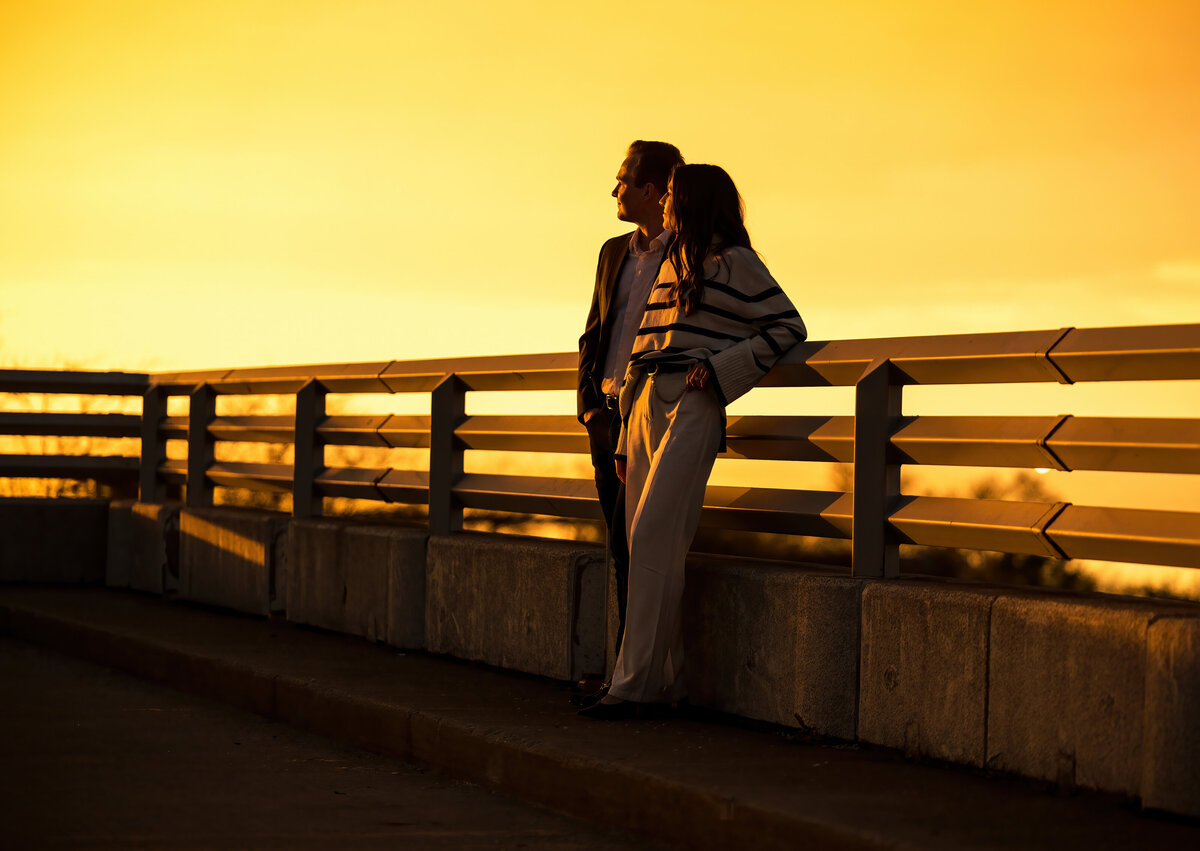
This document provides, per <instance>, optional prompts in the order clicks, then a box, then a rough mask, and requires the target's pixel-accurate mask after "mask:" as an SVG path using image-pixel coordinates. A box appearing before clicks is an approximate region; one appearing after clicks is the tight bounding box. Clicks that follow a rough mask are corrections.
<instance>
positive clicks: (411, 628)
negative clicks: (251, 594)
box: [287, 520, 428, 649]
mask: <svg viewBox="0 0 1200 851" xmlns="http://www.w3.org/2000/svg"><path fill="white" fill-rule="evenodd" d="M427 538H428V534H427V533H426V531H425V530H424V529H410V528H403V527H392V526H367V525H362V524H361V523H354V522H348V521H345V520H295V521H292V523H291V525H290V526H289V528H288V558H287V562H288V589H287V618H288V620H290V621H293V622H295V623H303V624H309V625H312V626H319V627H322V628H324V629H331V630H336V631H338V632H346V633H349V634H351V635H358V636H361V637H363V638H366V639H368V640H370V641H386V642H387V643H388V644H390V645H392V646H394V647H401V648H413V649H416V648H421V647H424V646H425V542H426V539H427Z"/></svg>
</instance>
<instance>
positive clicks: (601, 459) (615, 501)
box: [587, 408, 629, 649]
mask: <svg viewBox="0 0 1200 851" xmlns="http://www.w3.org/2000/svg"><path fill="white" fill-rule="evenodd" d="M587 432H588V440H589V442H590V444H591V450H592V466H593V467H595V469H596V496H597V497H599V499H600V510H601V512H603V514H604V525H605V526H606V527H608V549H609V551H610V552H611V553H612V560H613V568H614V571H615V573H616V578H617V624H618V625H617V641H616V647H617V648H618V649H619V648H620V647H621V636H622V635H623V634H624V631H625V601H626V599H627V597H628V588H629V544H628V543H627V542H626V539H625V486H624V485H623V484H621V480H620V479H619V478H617V468H616V465H615V464H614V462H613V449H614V447H616V445H617V438H618V437H619V436H620V434H621V416H620V414H618V413H617V412H616V411H615V410H609V409H607V408H601V409H600V413H598V414H596V415H595V416H594V417H592V418H591V419H590V420H589V421H588V422H587Z"/></svg>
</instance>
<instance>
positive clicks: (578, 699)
mask: <svg viewBox="0 0 1200 851" xmlns="http://www.w3.org/2000/svg"><path fill="white" fill-rule="evenodd" d="M606 694H608V683H605V684H604V685H602V686H600V688H599V689H597V690H596V691H593V692H588V693H587V694H573V695H571V705H572V706H576V707H579V708H580V709H586V708H587V707H589V706H591V705H592V704H594V703H599V702H600V701H601V700H602V699H603V698H604V696H605V695H606Z"/></svg>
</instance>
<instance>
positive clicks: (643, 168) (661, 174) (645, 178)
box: [625, 139, 683, 193]
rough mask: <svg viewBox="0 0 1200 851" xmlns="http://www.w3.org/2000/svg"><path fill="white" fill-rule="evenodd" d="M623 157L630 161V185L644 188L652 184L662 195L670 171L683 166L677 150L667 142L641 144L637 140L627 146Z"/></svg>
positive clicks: (640, 141)
mask: <svg viewBox="0 0 1200 851" xmlns="http://www.w3.org/2000/svg"><path fill="white" fill-rule="evenodd" d="M625 156H627V157H630V158H631V160H632V162H631V163H630V167H629V183H630V184H632V185H633V186H645V185H646V184H647V183H653V184H654V186H655V188H656V189H658V190H660V191H661V192H663V193H666V191H667V181H668V180H670V178H671V169H673V168H675V166H677V165H682V164H683V155H682V154H680V153H679V149H678V148H676V147H675V146H674V145H671V144H669V143H667V142H643V141H642V140H641V139H639V140H638V141H636V142H634V143H633V144H632V145H630V146H629V150H628V151H627V152H626V153H625Z"/></svg>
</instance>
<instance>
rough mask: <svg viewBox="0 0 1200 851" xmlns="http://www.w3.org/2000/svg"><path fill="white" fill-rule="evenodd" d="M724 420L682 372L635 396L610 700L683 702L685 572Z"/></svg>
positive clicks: (644, 383) (649, 381)
mask: <svg viewBox="0 0 1200 851" xmlns="http://www.w3.org/2000/svg"><path fill="white" fill-rule="evenodd" d="M721 414H722V411H721V404H720V402H719V401H717V397H716V393H715V392H714V391H713V389H712V388H711V387H709V388H706V389H704V390H690V389H688V388H687V381H686V374H685V373H683V372H672V373H660V374H656V375H651V376H643V377H642V378H641V379H640V387H638V388H637V390H636V391H635V395H634V401H633V407H632V409H631V410H630V414H629V422H628V425H627V429H628V435H627V442H626V456H627V465H628V466H627V468H626V469H627V476H626V478H627V481H626V485H625V518H626V524H627V529H628V538H629V598H628V606H627V610H626V616H625V638H624V641H623V643H622V644H621V652H620V655H618V656H617V665H616V670H615V671H614V672H613V679H612V685H611V687H610V689H609V694H611V695H612V696H613V697H619V698H621V699H623V700H636V701H642V702H651V701H665V702H670V701H674V700H678V699H680V698H682V697H683V696H684V695H685V694H686V685H685V684H684V679H683V628H682V626H683V625H682V609H683V565H684V560H685V559H686V557H687V552H688V549H689V548H690V547H691V545H692V539H693V538H694V537H695V535H696V527H697V526H698V525H699V523H700V509H701V507H702V506H703V504H704V487H705V485H706V484H707V483H708V475H709V473H710V472H712V466H713V462H714V461H715V460H716V457H717V449H718V448H719V446H720V441H721Z"/></svg>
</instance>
